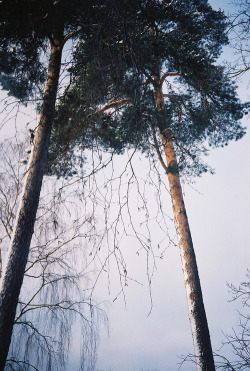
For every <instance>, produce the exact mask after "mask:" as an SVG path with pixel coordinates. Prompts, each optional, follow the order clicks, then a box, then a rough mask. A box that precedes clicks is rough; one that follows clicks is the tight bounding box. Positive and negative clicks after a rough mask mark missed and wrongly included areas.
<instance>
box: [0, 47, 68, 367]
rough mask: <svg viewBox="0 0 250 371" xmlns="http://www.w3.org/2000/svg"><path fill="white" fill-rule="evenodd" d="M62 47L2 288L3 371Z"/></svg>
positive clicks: (51, 69) (54, 61) (54, 58)
mask: <svg viewBox="0 0 250 371" xmlns="http://www.w3.org/2000/svg"><path fill="white" fill-rule="evenodd" d="M61 55H62V47H61V46H55V45H54V44H52V43H51V54H50V60H49V65H48V71H47V79H46V84H45V89H44V94H43V105H42V111H41V115H40V118H39V123H38V127H37V129H36V135H35V138H34V143H33V149H32V152H31V155H30V161H29V163H28V170H27V174H26V179H25V183H24V187H23V192H22V196H21V201H20V205H19V209H18V212H17V217H16V221H15V226H14V229H13V233H12V238H11V242H10V248H9V254H8V257H7V262H6V266H5V270H4V273H3V277H2V279H1V288H0V370H1V371H2V370H4V367H5V363H6V358H7V355H8V351H9V346H10V342H11V335H12V330H13V325H14V321H15V314H16V308H17V304H18V297H19V294H20V290H21V286H22V282H23V277H24V272H25V266H26V263H27V259H28V255H29V248H30V242H31V238H32V234H33V230H34V223H35V219H36V212H37V208H38V204H39V198H40V191H41V186H42V179H43V174H44V167H45V163H46V158H47V152H48V146H49V138H50V133H51V128H52V124H53V120H54V113H55V103H56V94H57V87H58V80H59V74H60V67H61Z"/></svg>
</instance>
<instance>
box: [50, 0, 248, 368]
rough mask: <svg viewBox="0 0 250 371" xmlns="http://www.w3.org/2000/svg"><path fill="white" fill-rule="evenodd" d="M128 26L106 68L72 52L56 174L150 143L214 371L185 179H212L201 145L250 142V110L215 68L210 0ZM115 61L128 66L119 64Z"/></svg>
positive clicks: (57, 135) (217, 37)
mask: <svg viewBox="0 0 250 371" xmlns="http://www.w3.org/2000/svg"><path fill="white" fill-rule="evenodd" d="M127 22H128V24H129V29H130V31H131V32H130V37H129V38H123V37H120V38H119V39H116V40H114V41H113V43H110V42H108V41H106V40H103V49H102V50H103V55H102V59H101V63H100V60H99V59H98V58H95V56H93V58H92V59H91V60H90V59H88V61H87V63H86V58H87V55H88V53H87V50H88V43H84V44H82V45H79V49H78V50H76V60H77V64H76V66H75V67H73V68H72V77H73V78H72V81H73V83H72V85H71V86H69V88H68V92H67V94H66V95H65V97H64V98H63V100H62V101H61V104H60V105H59V108H58V112H57V119H56V125H55V127H54V131H53V133H52V138H53V143H52V146H51V147H50V161H51V162H50V164H51V165H52V166H50V169H51V171H55V172H56V173H57V174H58V175H59V176H60V175H64V176H65V175H67V174H68V175H70V171H71V169H72V166H71V165H72V164H71V159H72V154H73V153H74V150H75V149H76V148H77V149H79V148H82V149H85V148H88V146H89V144H90V143H93V139H94V140H96V141H97V142H98V143H99V144H102V145H103V146H104V147H105V148H110V147H112V148H114V150H115V151H117V152H118V153H119V152H122V150H123V148H125V147H126V146H130V147H131V146H134V147H135V148H137V149H140V150H141V151H143V152H147V151H148V150H149V148H150V146H151V144H150V142H152V141H150V139H151V138H152V139H153V140H154V143H155V149H156V152H157V155H158V157H159V160H160V162H161V164H162V165H163V167H164V170H165V172H166V174H167V177H168V180H169V185H170V192H171V197H172V203H173V212H174V218H175V225H176V231H177V235H178V240H179V247H180V255H181V259H182V268H183V273H184V280H185V287H186V293H187V301H188V307H189V318H190V322H191V329H192V336H193V342H194V349H195V356H196V364H197V370H209V371H210V370H214V369H215V367H214V360H213V353H212V347H211V341H210V335H209V329H208V324H207V319H206V313H205V308H204V304H203V298H202V291H201V286H200V280H199V274H198V268H197V263H196V258H195V252H194V248H193V243H192V237H191V232H190V228H189V223H188V218H187V214H186V209H185V204H184V199H183V194H182V188H181V181H180V174H183V173H186V174H188V175H191V174H195V175H201V174H202V173H203V172H204V171H207V170H208V166H207V165H206V164H204V163H202V161H201V157H202V154H204V153H205V152H206V149H205V148H204V144H206V143H209V145H211V146H215V147H216V146H224V145H227V144H228V142H229V141H230V140H238V139H240V138H241V137H242V136H243V135H244V128H242V126H241V124H240V122H239V120H240V119H241V118H242V115H243V112H244V105H242V104H241V103H240V102H239V101H238V99H237V95H236V89H235V86H234V85H233V83H232V82H231V81H229V80H228V79H227V78H226V76H225V75H224V73H223V68H221V67H220V66H217V65H216V60H217V58H218V56H219V55H220V52H221V47H222V45H224V44H226V43H227V38H226V34H225V28H226V21H225V16H224V15H223V13H222V12H220V11H218V12H217V11H214V10H212V8H211V7H210V6H209V4H208V2H207V1H205V0H203V1H195V0H192V1H190V2H185V1H183V0H176V1H165V2H161V1H147V2H144V4H143V6H142V8H141V9H140V11H137V12H136V13H135V15H134V17H130V18H127ZM105 47H106V48H105ZM119 53H122V54H123V56H124V58H123V59H122V61H123V62H119V63H117V62H116V58H117V56H118V55H119ZM83 66H85V67H83ZM79 67H80V69H79ZM86 92H87V93H86ZM90 96H91V100H90V99H89V98H88V97H90ZM74 102H77V104H76V105H75V104H74ZM118 107H120V110H119V113H118V114H116V108H118ZM64 120H65V123H64V124H63V125H61V123H62V121H64ZM59 122H60V126H59ZM65 138H67V139H66V140H65ZM91 145H93V144H91ZM55 149H56V150H57V152H56V151H55ZM60 149H61V150H60ZM58 150H59V154H58ZM162 152H163V153H165V156H166V162H167V163H166V164H165V162H164V160H163V157H162ZM76 156H77V155H76ZM55 159H56V160H57V161H56V162H55ZM60 159H61V160H62V163H64V164H65V163H66V164H67V166H66V169H67V171H66V173H62V172H61V167H60ZM58 160H59V165H58ZM79 160H80V159H79ZM64 161H65V162H64ZM53 164H54V167H53ZM74 171H77V168H76V169H74Z"/></svg>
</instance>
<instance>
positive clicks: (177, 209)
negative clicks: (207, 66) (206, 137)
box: [156, 89, 215, 371]
mask: <svg viewBox="0 0 250 371" xmlns="http://www.w3.org/2000/svg"><path fill="white" fill-rule="evenodd" d="M156 102H157V107H158V109H159V110H161V108H162V107H163V104H164V99H163V93H162V90H161V89H159V90H157V91H156ZM161 139H162V144H163V147H164V152H165V155H166V160H167V176H168V181H169V186H170V194H171V198H172V205H173V212H174V220H175V227H176V232H177V237H178V242H179V248H180V255H181V262H182V270H183V274H184V280H185V288H186V294H187V302H188V311H189V319H190V324H191V331H192V337H193V343H194V351H195V357H196V365H197V366H196V367H197V371H213V370H215V366H214V359H213V351H212V346H211V340H210V335H209V329H208V323H207V317H206V312H205V307H204V303H203V298H202V291H201V285H200V279H199V274H198V267H197V263H196V257H195V252H194V247H193V242H192V237H191V232H190V228H189V223H188V218H187V213H186V208H185V204H184V199H183V193H182V187H181V182H180V176H179V171H178V162H177V158H176V153H175V149H174V144H173V142H172V140H171V132H170V130H164V131H163V132H161Z"/></svg>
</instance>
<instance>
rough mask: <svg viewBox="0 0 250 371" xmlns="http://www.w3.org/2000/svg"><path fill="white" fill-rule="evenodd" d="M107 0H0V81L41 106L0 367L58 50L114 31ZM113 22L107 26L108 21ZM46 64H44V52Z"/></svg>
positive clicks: (38, 181) (0, 300) (0, 294)
mask: <svg viewBox="0 0 250 371" xmlns="http://www.w3.org/2000/svg"><path fill="white" fill-rule="evenodd" d="M112 4H113V2H109V1H92V0H91V1H85V0H84V1H83V0H72V1H70V2H69V1H67V0H45V1H39V0H22V1H19V0H10V1H6V0H3V1H1V2H0V24H1V30H0V83H1V85H2V87H3V89H5V90H8V91H9V94H10V95H13V96H15V97H17V98H18V99H20V100H22V101H23V102H25V101H26V100H27V98H29V97H32V95H34V94H36V93H38V94H39V92H40V90H41V88H42V87H43V84H44V83H45V87H44V90H43V93H42V94H41V100H42V105H41V110H40V118H39V121H38V125H37V128H36V130H35V133H34V134H35V135H34V138H32V141H33V147H32V152H31V155H30V160H29V163H28V167H27V175H26V180H25V183H24V188H23V192H22V198H21V202H20V205H19V210H18V213H17V217H16V221H15V226H14V230H13V234H12V239H11V244H10V249H9V254H8V258H7V263H6V266H5V269H4V272H3V276H2V279H1V291H0V370H3V369H4V366H5V362H6V357H7V354H8V349H9V346H10V342H11V334H12V328H13V323H14V317H15V312H16V307H17V302H18V296H19V293H20V289H21V285H22V281H23V276H24V270H25V266H26V263H27V258H28V254H29V247H30V241H31V238H32V234H33V229H34V223H35V218H36V212H37V208H38V203H39V195H40V190H41V185H42V179H43V174H44V167H45V163H46V157H47V152H48V146H49V139H50V134H51V128H52V125H53V121H54V112H55V105H56V97H57V89H58V82H59V75H60V68H61V59H62V51H63V47H64V45H65V43H66V42H67V41H68V40H69V39H72V38H73V39H74V38H75V39H76V38H78V40H86V39H88V40H89V41H90V40H92V44H91V42H90V45H92V47H91V49H92V50H95V51H96V52H97V49H98V46H97V45H95V44H93V39H94V35H98V37H99V38H100V39H101V38H102V34H103V33H104V34H107V33H108V32H109V33H110V34H111V30H112V31H114V27H113V24H114V19H113V18H112V16H113V15H115V14H116V13H117V12H116V8H115V6H113V5H114V4H113V5H112ZM111 24H112V28H111V27H110V26H111ZM47 54H48V55H49V62H48V66H47V67H45V66H44V60H45V57H46V55H47Z"/></svg>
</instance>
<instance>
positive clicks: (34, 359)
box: [0, 139, 106, 371]
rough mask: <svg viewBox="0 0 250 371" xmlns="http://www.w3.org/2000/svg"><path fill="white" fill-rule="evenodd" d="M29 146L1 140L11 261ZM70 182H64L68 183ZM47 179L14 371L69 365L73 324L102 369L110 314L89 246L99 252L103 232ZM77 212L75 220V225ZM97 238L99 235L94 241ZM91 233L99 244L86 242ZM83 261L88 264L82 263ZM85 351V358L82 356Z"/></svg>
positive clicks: (1, 204)
mask: <svg viewBox="0 0 250 371" xmlns="http://www.w3.org/2000/svg"><path fill="white" fill-rule="evenodd" d="M25 147H28V148H29V142H27V145H26V146H24V143H22V142H21V143H20V142H19V140H18V139H16V140H13V139H12V140H5V141H4V143H1V145H0V148H1V154H2V157H1V161H0V177H1V186H0V234H1V250H2V255H3V258H4V259H5V256H6V251H7V249H8V243H9V240H10V238H11V233H12V230H13V224H14V220H15V214H16V211H17V206H18V201H19V198H20V193H21V189H22V183H23V178H24V173H25V165H24V162H25V160H26V158H27V153H26V152H25ZM65 185H67V183H66V184H64V186H65ZM64 186H63V183H62V182H59V181H55V180H52V179H47V180H46V181H45V182H44V184H43V191H42V193H41V199H40V204H39V208H38V212H37V217H36V230H35V232H34V235H33V238H32V243H31V247H30V253H29V257H28V262H27V265H26V268H25V275H24V285H23V287H22V290H21V294H20V297H19V300H18V306H17V311H16V315H15V320H14V330H13V337H12V342H11V347H10V351H9V355H8V359H7V363H6V369H7V370H11V369H19V370H34V369H46V370H50V369H51V370H60V371H61V370H64V369H67V363H68V354H69V352H70V350H71V343H72V337H73V329H74V328H75V326H77V328H78V329H79V332H78V333H77V336H78V338H79V348H81V349H80V350H79V357H78V360H75V363H77V361H78V362H79V363H80V365H81V367H82V368H83V369H86V370H94V368H95V362H96V357H97V343H98V327H99V324H100V323H102V322H103V321H104V322H105V321H106V316H105V313H104V311H103V310H102V309H101V308H98V303H97V302H96V300H95V299H94V297H93V295H92V294H91V292H92V284H93V283H92V282H91V279H90V277H89V276H88V274H87V269H86V265H87V264H86V257H85V254H86V255H87V252H88V250H90V248H91V249H92V250H95V248H96V249H98V246H95V243H94V242H95V240H96V239H97V237H98V232H97V231H96V233H95V231H94V227H93V226H92V225H91V224H90V223H87V220H89V219H90V218H91V215H90V213H89V211H88V212H87V210H86V213H85V215H83V216H82V217H77V210H76V209H77V208H78V207H79V205H81V209H82V210H83V209H85V207H84V205H85V201H84V199H83V200H82V201H81V202H80V201H79V199H78V197H77V202H76V196H75V195H74V192H73V191H72V189H71V188H70V187H65V188H64ZM73 214H75V217H74V223H73V224H72V223H69V222H68V220H71V219H72V217H73ZM94 237H95V238H94ZM90 238H91V241H92V242H91V243H89V242H88V245H89V246H88V248H86V246H85V245H86V241H87V240H89V239H90ZM80 261H81V262H82V263H81V264H80ZM81 354H82V355H81Z"/></svg>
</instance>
